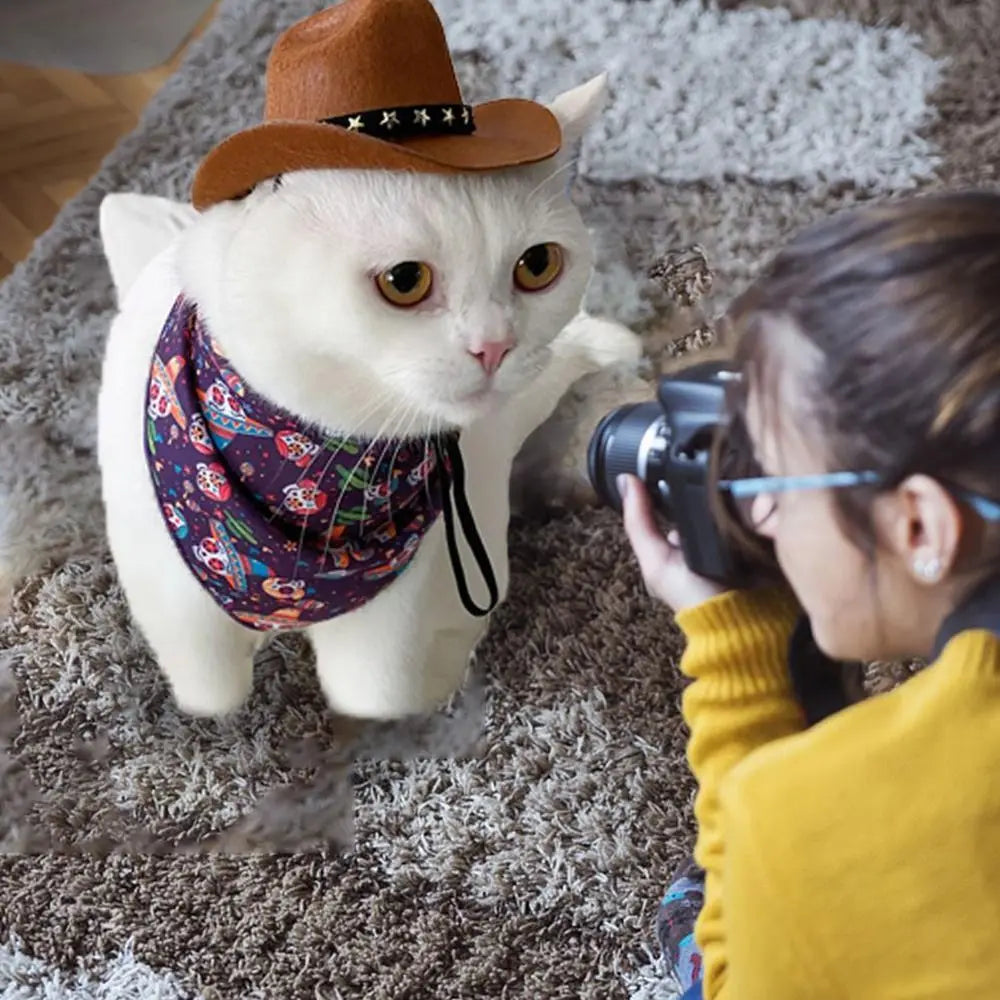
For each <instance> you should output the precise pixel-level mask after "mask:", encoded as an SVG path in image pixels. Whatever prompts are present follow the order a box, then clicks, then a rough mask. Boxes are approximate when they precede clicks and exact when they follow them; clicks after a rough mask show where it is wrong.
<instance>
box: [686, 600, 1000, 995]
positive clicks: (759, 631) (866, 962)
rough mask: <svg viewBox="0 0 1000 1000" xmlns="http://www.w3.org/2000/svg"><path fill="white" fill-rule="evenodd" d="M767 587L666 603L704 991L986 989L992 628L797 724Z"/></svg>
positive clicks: (992, 813)
mask: <svg viewBox="0 0 1000 1000" xmlns="http://www.w3.org/2000/svg"><path fill="white" fill-rule="evenodd" d="M795 614H796V609H795V608H794V607H793V606H792V604H791V602H790V600H789V599H788V598H787V597H785V596H783V595H781V594H778V593H776V592H774V591H769V592H760V593H755V594H750V593H729V594H724V595H722V596H720V597H717V598H714V599H712V600H710V601H708V602H706V603H705V604H702V605H700V606H698V607H695V608H691V609H689V610H687V611H685V612H682V613H680V614H678V616H677V622H678V624H679V626H680V627H681V629H682V630H683V631H684V633H685V635H686V637H687V640H688V646H687V650H686V652H685V655H684V658H683V660H682V663H681V669H682V671H683V672H684V673H685V674H686V675H687V676H689V677H691V678H692V679H693V683H692V684H690V685H689V686H688V688H687V690H686V691H685V694H684V701H683V706H684V716H685V719H686V720H687V723H688V725H689V727H690V729H691V741H690V745H689V759H690V762H691V766H692V769H693V770H694V773H695V776H696V777H697V779H698V783H699V792H698V797H697V800H696V803H695V813H696V816H697V820H698V842H697V847H696V851H695V857H696V860H697V861H698V863H699V864H700V865H702V867H704V868H705V869H706V872H707V877H706V890H705V892H706V895H705V907H704V910H703V911H702V914H701V917H700V918H699V921H698V924H697V927H696V929H695V938H696V941H697V943H698V945H699V947H700V948H701V950H702V953H703V955H704V976H705V982H704V995H705V997H706V998H712V1000H784V998H792V997H794V998H796V1000H827V998H834V997H836V998H838V1000H839V998H843V1000H848V998H849V1000H867V998H871V1000H931V998H934V1000H986V998H990V1000H997V998H1000V641H998V640H997V638H996V637H995V636H994V635H993V634H992V633H989V632H986V631H976V630H969V631H965V632H961V633H960V634H958V635H957V636H955V637H954V638H953V639H952V640H951V641H950V642H949V643H948V644H947V645H946V646H945V648H944V650H943V652H942V654H941V656H940V658H939V659H938V660H937V661H936V662H935V663H934V664H932V665H931V666H930V667H928V668H927V669H926V670H924V671H922V672H921V673H919V674H917V675H916V676H914V677H913V678H912V679H910V680H908V681H907V682H906V683H905V684H903V685H901V686H900V687H898V688H896V689H895V690H893V691H891V692H889V693H887V694H883V695H880V696H877V697H875V698H872V699H870V700H869V701H865V702H862V703H861V704H858V705H854V706H852V707H851V708H849V709H847V710H845V711H843V712H840V713H838V714H837V715H834V716H831V717H830V718H828V719H826V720H824V721H823V722H821V723H820V724H818V725H816V726H814V727H812V728H811V729H807V728H806V727H805V724H804V722H803V720H802V717H801V714H800V711H799V708H798V705H797V703H796V701H795V699H794V697H793V694H792V691H791V685H790V682H789V679H788V670H787V666H786V664H787V651H786V650H787V643H788V639H789V636H790V634H791V630H792V627H793V623H794V618H795Z"/></svg>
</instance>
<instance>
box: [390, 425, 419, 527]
mask: <svg viewBox="0 0 1000 1000" xmlns="http://www.w3.org/2000/svg"><path fill="white" fill-rule="evenodd" d="M418 416H419V414H418V412H417V408H416V407H415V406H414V407H413V410H412V416H411V417H410V421H409V423H408V424H407V425H406V430H405V431H404V433H403V434H402V435H400V436H398V438H397V441H396V450H395V451H394V452H393V454H392V458H391V459H390V461H389V493H388V496H387V497H386V503H387V514H388V519H389V520H390V521H391V520H392V472H393V469H394V468H395V465H396V459H397V458H398V457H399V449H400V448H402V447H403V445H404V444H405V443H406V441H407V438H408V437H409V435H410V429H411V428H412V427H413V424H414V422H415V421H416V419H417V417H418Z"/></svg>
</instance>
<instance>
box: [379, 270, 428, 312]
mask: <svg viewBox="0 0 1000 1000" xmlns="http://www.w3.org/2000/svg"><path fill="white" fill-rule="evenodd" d="M433 284H434V272H433V271H432V270H431V268H430V265H429V264H425V263H424V262H423V261H421V260H405V261H403V262H402V263H400V264H394V265H393V266H392V267H390V268H387V269H386V270H384V271H382V272H380V273H379V274H377V275H376V276H375V287H376V288H378V290H379V292H380V294H381V295H382V298H384V299H385V300H386V302H390V303H391V304H392V305H394V306H400V307H401V308H409V307H410V306H416V305H419V304H420V303H421V302H423V301H424V299H426V298H427V296H428V295H430V293H431V286H432V285H433Z"/></svg>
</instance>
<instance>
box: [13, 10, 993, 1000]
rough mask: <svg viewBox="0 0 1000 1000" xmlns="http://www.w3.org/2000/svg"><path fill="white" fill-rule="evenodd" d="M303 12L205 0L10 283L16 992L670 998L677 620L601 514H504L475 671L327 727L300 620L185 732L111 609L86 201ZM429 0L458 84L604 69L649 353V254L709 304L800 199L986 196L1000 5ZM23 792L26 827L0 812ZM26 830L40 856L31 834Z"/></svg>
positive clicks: (190, 155) (682, 791) (182, 169)
mask: <svg viewBox="0 0 1000 1000" xmlns="http://www.w3.org/2000/svg"><path fill="white" fill-rule="evenodd" d="M312 9H314V7H313V5H312V3H311V2H310V0H268V2H258V0H223V2H222V4H221V6H220V10H219V13H218V16H217V18H216V20H215V21H214V22H213V24H212V25H211V26H210V27H209V29H208V30H207V31H206V33H205V35H204V36H203V37H202V38H201V39H199V41H198V42H197V43H196V44H195V45H194V46H193V48H192V50H191V52H190V54H189V56H188V57H187V58H186V60H185V62H184V64H183V65H182V67H181V68H180V70H179V72H178V73H177V75H176V76H175V77H174V78H173V79H172V80H171V81H170V82H169V83H168V84H167V85H166V87H165V88H164V90H163V91H162V92H161V93H160V94H159V95H158V96H157V98H156V99H155V100H154V101H153V103H152V104H151V105H150V107H149V109H148V110H147V112H146V113H145V114H144V116H143V118H142V120H141V122H140V124H139V126H138V128H137V130H136V132H135V133H134V134H133V135H131V136H129V137H128V138H126V139H125V140H124V141H123V142H122V143H121V144H120V145H119V146H118V148H117V149H116V150H115V151H114V152H113V153H112V154H111V156H110V157H109V158H108V160H107V161H106V162H105V164H104V165H103V167H102V169H101V170H100V172H99V174H98V175H97V176H96V178H95V179H94V180H93V182H92V183H91V184H90V185H89V186H88V187H87V188H86V189H85V190H84V191H83V192H82V193H81V194H80V196H79V197H78V198H76V199H75V200H74V201H73V202H72V203H70V204H69V205H68V206H67V207H66V208H65V210H64V211H63V212H62V213H61V214H60V216H59V217H58V219H57V220H56V222H55V224H54V225H53V227H52V229H51V230H50V231H49V232H48V233H46V234H45V236H43V237H42V238H41V240H39V242H38V244H37V246H36V248H35V250H34V252H33V253H32V255H31V257H30V258H29V259H28V260H27V261H26V262H25V263H24V264H23V265H21V266H20V267H19V268H18V269H17V270H16V271H15V273H14V274H13V275H12V276H11V277H10V278H9V279H8V280H7V281H6V282H5V283H4V284H3V285H0V562H6V563H7V564H9V565H16V566H18V567H19V568H21V569H24V570H25V571H27V572H28V573H29V574H30V575H29V578H28V581H27V583H26V584H24V585H23V586H21V587H20V588H19V589H18V591H17V593H16V594H15V596H14V600H13V605H12V610H11V615H10V617H9V618H8V620H7V621H6V622H5V623H4V624H3V625H2V626H0V650H3V652H4V654H5V657H4V660H3V664H2V665H5V666H6V668H7V670H8V672H9V675H8V676H3V677H0V681H2V682H3V684H6V685H7V687H6V689H5V690H6V691H7V692H8V694H9V695H10V697H9V698H8V701H9V700H10V698H13V694H12V693H11V692H12V691H13V688H12V687H11V685H13V684H14V683H15V682H16V692H17V701H18V704H19V708H20V712H21V723H20V728H19V729H18V731H17V732H16V733H14V734H13V742H12V744H11V746H10V752H9V758H8V759H6V760H4V761H2V762H0V764H2V766H0V777H2V780H3V783H4V794H5V795H6V796H7V800H6V801H5V803H4V811H3V818H4V819H5V820H6V826H7V827H8V829H5V830H3V831H2V834H3V836H4V837H5V838H6V839H5V841H4V844H5V845H6V846H7V848H8V851H9V852H10V853H8V854H7V855H6V856H4V857H3V858H0V996H2V997H4V998H10V1000H15V998H16V1000H41V998H48V1000H69V998H73V1000H83V998H87V1000H91V998H102V1000H130V998H133V997H140V996H141V997H144V998H163V1000H167V998H169V1000H182V998H183V1000H193V998H196V997H200V998H203V1000H212V998H223V997H225V998H230V997H232V998H261V1000H263V998H268V1000H270V998H275V997H299V996H301V997H315V998H317V1000H353V998H365V1000H389V998H392V1000H422V998H428V997H439V998H442V1000H452V998H455V1000H457V998H491V997H493V998H500V997H504V998H531V1000H557V998H558V1000H562V998H567V1000H568V998H571V997H572V998H583V1000H590V998H593V1000H597V998H601V1000H604V998H607V997H622V998H631V1000H666V998H668V997H671V996H673V995H674V993H673V991H672V988H671V987H670V985H669V984H663V983H661V982H659V981H658V979H659V970H658V969H657V967H656V964H655V962H654V961H653V959H652V957H651V955H650V954H649V951H648V947H649V942H650V940H651V934H650V922H651V920H652V916H653V913H654V909H655V904H656V901H657V898H658V895H659V893H660V891H661V890H662V887H663V882H664V879H665V878H666V876H667V874H668V872H669V871H670V869H671V868H672V867H673V866H674V865H675V864H676V863H677V862H678V861H679V860H680V859H681V858H682V856H683V855H684V854H685V852H686V851H688V850H689V849H690V846H691V840H692V835H693V828H692V818H691V810H690V806H691V801H692V797H693V793H694V787H693V783H692V781H691V778H690V775H689V773H688V769H687V766H686V763H685V760H684V745H685V736H686V733H685V730H684V727H683V723H682V721H681V719H680V717H679V714H678V696H679V694H680V690H681V686H680V683H679V681H678V678H677V675H676V671H675V669H674V664H675V663H676V659H677V655H678V651H679V642H678V638H677V634H676V632H675V630H674V627H673V625H672V622H671V619H670V616H669V615H668V614H667V613H666V612H664V611H662V610H660V609H657V608H656V607H654V606H653V605H652V604H651V602H650V601H649V600H648V599H647V598H646V596H645V594H644V592H643V590H642V587H641V584H640V581H639V579H638V576H637V573H636V571H635V568H634V566H633V564H632V561H631V559H630V557H629V554H628V551H627V547H626V544H625V540H624V536H623V534H622V531H621V529H620V527H619V526H618V524H617V523H616V521H615V519H614V517H612V516H611V515H610V514H609V513H608V512H606V511H595V510H591V511H585V512H582V513H572V514H564V515H558V516H557V515H553V516H550V517H547V518H542V517H535V518H530V519H522V520H520V521H518V522H517V523H516V524H515V525H514V526H513V529H512V545H513V550H512V561H513V565H512V571H513V583H512V588H511V597H510V600H509V602H508V603H507V604H506V606H505V607H503V609H502V610H501V611H500V612H499V614H498V615H497V617H496V619H495V621H494V623H493V625H492V627H491V630H490V634H489V636H488V639H487V641H486V643H485V645H484V647H483V649H482V655H481V657H480V670H479V675H478V677H477V678H476V683H475V684H473V686H472V687H471V688H470V690H469V691H468V692H467V693H466V694H465V695H464V696H463V697H462V698H461V699H459V701H458V702H457V703H456V705H454V706H452V707H451V709H450V710H449V711H448V712H446V713H442V714H441V715H440V716H436V717H434V718H432V719H429V720H422V721H420V722H419V723H416V722H415V723H413V724H408V725H400V726H385V727H364V728H363V729H362V730H360V731H352V732H350V733H348V732H346V731H345V730H344V727H343V726H341V725H340V724H339V723H337V722H336V721H334V720H331V719H329V718H328V716H327V714H326V713H325V712H324V710H323V705H322V701H321V699H320V697H319V693H318V690H317V687H316V684H315V682H314V680H313V678H312V675H311V673H310V669H309V664H308V661H307V658H305V657H304V656H303V655H302V650H301V647H300V645H299V644H297V643H296V642H295V641H294V640H283V641H282V642H281V643H280V644H279V645H278V646H277V647H276V648H275V649H274V650H273V651H272V652H271V653H270V654H269V655H268V656H266V657H264V658H262V660H261V662H260V663H259V665H258V671H257V682H258V683H257V688H256V691H255V694H254V696H253V699H252V701H251V703H250V704H249V705H248V706H247V708H246V710H245V711H244V712H242V713H240V714H239V716H237V717H236V718H234V719H232V720H230V721H227V722H225V723H208V722H193V721H191V720H188V719H184V718H182V717H180V716H179V715H178V714H177V713H176V712H175V710H174V709H173V707H172V705H171V703H170V699H169V697H168V694H167V691H166V688H165V686H164V684H163V682H162V681H161V680H160V679H159V677H158V675H157V674H156V671H155V669H154V668H153V665H152V663H151V662H150V659H149V657H148V655H147V653H146V651H145V649H144V647H143V645H142V643H141V641H140V640H139V639H138V637H137V635H136V634H135V632H134V631H133V630H132V629H131V627H130V624H129V620H128V615H127V612H126V608H125V605H124V603H123V601H122V596H121V593H120V591H119V589H118V587H117V584H116V581H115V576H114V572H113V570H112V568H111V566H110V563H109V561H108V558H107V554H106V549H105V547H104V544H103V541H102V534H103V526H102V523H101V511H100V506H99V503H98V500H97V498H98V495H99V494H98V490H99V485H98V477H97V472H96V466H95V463H94V457H93V446H94V423H93V412H94V404H95V396H96V389H97V379H98V372H99V366H100V358H101V347H102V341H103V337H104V334H105V331H106V328H107V322H108V318H109V314H110V310H111V307H112V297H111V291H110V284H109V278H108V274H107V270H106V267H105V265H104V262H103V259H102V257H101V253H100V247H99V243H98V239H97V235H96V217H97V208H98V205H99V202H100V198H101V196H102V194H103V193H105V192H107V191H112V190H141V191H147V192H151V193H159V194H165V195H170V196H174V197H183V196H185V195H186V193H187V185H188V183H189V180H190V177H191V173H192V169H193V166H194V164H195V162H196V161H197V159H198V158H199V156H200V155H201V154H203V153H204V152H206V151H207V150H208V148H209V147H210V146H211V145H212V144H213V143H214V142H215V141H216V140H217V139H219V138H220V137H222V136H223V135H225V134H228V133H229V132H231V131H233V130H235V129H237V128H239V127H242V126H245V125H247V124H249V123H250V122H252V121H253V120H255V119H256V118H257V116H258V115H259V113H260V107H261V100H262V80H261V68H262V65H263V62H264V59H265V57H266V54H267V51H268V48H269V46H270V44H271V42H272V41H273V39H274V37H275V35H276V33H277V32H278V31H279V30H281V29H282V28H283V27H284V26H286V25H287V24H288V23H290V22H291V21H293V20H295V19H297V18H299V17H301V16H303V15H304V14H306V13H308V12H309V11H311V10H312ZM439 9H440V10H441V12H442V15H443V17H444V18H445V21H446V26H447V29H448V32H449V39H450V41H451V43H452V45H453V47H454V50H455V53H456V62H457V67H458V71H459V75H460V77H461V79H462V82H463V85H464V86H465V90H466V94H467V96H468V98H469V99H472V100H477V99H482V98H485V97H491V96H496V95H498V94H501V93H513V94H518V95H524V96H539V97H542V98H548V97H551V96H552V95H553V94H554V93H555V91H556V90H557V89H559V88H560V87H562V86H565V85H567V84H570V83H573V82H577V81H578V80H579V79H581V78H585V77H586V76H588V75H589V74H590V73H591V72H595V71H599V70H600V69H603V68H605V67H607V68H609V69H610V70H611V71H612V85H613V100H612V102H611V105H610V107H609V108H608V110H607V113H606V116H605V118H604V120H603V121H602V123H601V125H600V126H599V127H598V128H597V130H596V131H595V133H594V134H593V135H592V136H591V137H590V138H588V140H587V141H586V143H585V145H584V149H583V151H582V156H581V161H580V166H579V172H578V175H577V178H576V181H575V187H574V191H575V197H576V198H577V199H578V201H579V203H580V205H581V207H582V208H583V210H584V212H585V213H586V217H587V219H588V222H589V224H590V225H591V226H592V227H593V229H594V231H595V234H596V235H597V237H598V240H599V246H600V254H601V256H600V266H599V273H598V275H597V276H596V278H595V281H594V283H593V285H592V288H591V290H590V293H589V305H590V306H591V307H592V308H593V309H594V310H595V311H599V312H602V313H606V314H610V315H614V316H617V317H619V318H621V319H623V320H625V321H627V322H631V323H634V324H635V325H636V326H637V327H638V328H641V329H643V330H644V331H647V332H648V334H649V337H650V340H651V342H653V341H654V340H655V338H656V337H657V336H659V335H661V334H660V331H661V330H662V327H663V326H664V324H666V323H668V322H669V321H670V317H669V316H668V313H667V304H666V302H665V301H664V296H663V294H662V293H661V292H659V291H658V290H657V289H655V288H654V287H652V286H651V285H650V284H649V283H648V282H646V281H645V280H644V279H643V277H642V275H643V272H644V271H645V268H646V266H647V265H648V263H649V262H650V260H651V259H652V258H653V257H654V256H656V255H657V254H658V253H659V252H660V251H661V250H663V249H665V248H668V247H675V246H678V245H684V244H688V243H692V242H699V243H701V244H702V245H703V246H704V247H705V248H706V250H707V252H708V254H709V257H710V259H711V261H712V264H713V265H714V267H715V269H716V271H717V287H718V289H719V291H720V295H721V299H722V300H723V301H724V300H725V299H726V298H728V297H729V296H730V295H732V294H733V293H735V292H736V291H737V290H738V289H739V288H740V287H741V286H742V285H743V284H745V282H746V281H747V280H748V279H749V278H750V277H751V276H752V275H753V273H754V271H755V269H756V268H757V267H759V265H760V263H761V262H762V260H763V259H764V258H765V257H766V256H767V255H768V254H769V253H770V252H771V251H772V250H773V249H774V248H775V246H776V244H777V242H778V241H779V240H780V239H781V238H782V237H783V236H785V235H786V234H787V233H788V232H789V231H790V230H791V229H793V228H795V227H797V226H799V225H801V224H802V223H804V222H806V221H808V220H810V219H812V218H815V217H817V216H818V215H821V214H824V213H826V212H829V211H831V210H834V209H836V208H839V207H842V206H846V205H850V204H852V203H856V202H858V201H860V200H864V199H867V198H871V197H874V196H884V195H889V194H893V193H899V192H904V191H910V190H915V189H928V188H933V187H940V186H941V185H943V184H948V185H950V184H957V183H963V184H964V183H976V184H991V185H992V184H995V183H996V181H997V170H998V164H1000V65H998V64H997V62H996V60H995V57H994V55H993V53H992V51H991V46H990V39H996V38H997V37H1000V13H998V7H997V5H996V4H995V2H994V0H973V2H969V0H961V2H960V0H816V2H814V0H785V2H784V3H760V4H750V3H743V4H739V3H733V2H732V0H728V2H726V3H720V4H718V5H715V4H708V3H702V2H697V0H672V2H670V0H662V2H659V3H648V2H641V0H631V2H627V0H545V2H544V3H538V2H537V0H530V2H529V0H511V2H510V3H507V4H503V5H500V4H497V5H486V6H484V5H483V4H482V3H480V2H476V0H440V2H439ZM487 9H488V10H489V11H490V13H489V15H488V20H483V18H484V17H487V15H485V14H484V13H483V11H485V10H487ZM821 18H824V19H821ZM0 582H2V581H0ZM891 679H892V678H891V677H890V676H889V675H885V676H884V677H883V678H882V682H883V684H885V683H890V682H891ZM2 695H3V691H0V696H2ZM0 715H2V713H0ZM6 721H7V720H6V719H2V718H0V722H3V723H6ZM3 735H4V733H3V732H0V737H2V736H3ZM353 757H360V760H359V762H358V763H357V764H356V765H355V766H354V767H353V768H352V767H351V766H350V760H351V758H353ZM31 785H34V786H37V787H38V788H40V789H41V790H42V791H43V792H44V798H43V799H42V800H39V801H37V802H35V803H34V805H33V806H32V808H33V812H32V813H31V816H30V818H31V820H32V821H33V825H32V826H31V827H29V826H26V825H25V824H24V823H19V822H18V820H17V816H18V811H19V810H18V809H17V808H15V807H14V806H13V805H12V804H11V803H13V802H14V799H13V797H14V796H21V797H22V801H23V800H25V797H26V796H28V795H29V794H30V792H31V787H30V786H31ZM351 795H353V800H354V806H355V810H354V816H353V827H352V818H351V815H350V810H349V809H348V808H347V805H348V804H349V803H350V799H351ZM40 838H41V839H40ZM46 838H47V841H48V844H49V846H53V845H55V846H58V847H59V848H60V849H59V850H54V849H53V850H47V851H46V850H41V851H39V850H36V851H35V852H34V853H31V852H30V851H25V850H19V849H25V848H35V849H38V848H42V847H44V846H45V845H46ZM323 840H327V841H329V840H336V841H338V842H339V843H341V844H344V845H347V849H345V850H338V849H337V847H336V844H333V845H329V844H328V845H327V846H325V847H315V845H316V844H317V843H318V842H320V841H323ZM115 844H127V845H130V846H131V847H132V848H133V850H132V851H130V852H127V853H110V854H109V853H108V850H107V848H108V846H109V845H115ZM199 844H201V845H202V846H204V845H205V844H209V845H211V846H214V847H215V848H217V849H218V850H217V851H214V852H211V853H206V852H204V851H202V850H198V849H197V846H198V845H199ZM250 847H257V848H271V849H273V850H272V853H262V854H256V855H248V854H247V853H245V852H246V850H247V849H248V848H250ZM310 847H314V848H315V849H309V848H310ZM241 852H242V853H241ZM276 852H277V853H276Z"/></svg>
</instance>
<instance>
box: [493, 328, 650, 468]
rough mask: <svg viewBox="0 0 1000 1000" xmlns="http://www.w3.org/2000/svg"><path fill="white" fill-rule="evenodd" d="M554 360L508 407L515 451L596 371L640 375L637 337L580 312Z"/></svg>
mask: <svg viewBox="0 0 1000 1000" xmlns="http://www.w3.org/2000/svg"><path fill="white" fill-rule="evenodd" d="M550 349H551V352H552V357H551V360H550V361H549V363H548V365H546V367H545V368H544V369H543V370H542V372H541V374H540V375H538V377H537V378H535V379H534V381H533V382H532V383H531V384H530V385H529V386H528V387H527V388H526V389H525V390H524V391H523V392H521V393H519V394H518V395H517V396H515V397H514V399H513V400H512V401H511V403H510V405H509V406H508V407H507V415H508V420H509V427H510V434H511V444H512V446H513V448H514V450H515V451H516V450H517V449H518V448H520V446H521V445H522V444H523V443H524V441H525V440H527V438H528V437H529V435H530V434H531V433H532V431H534V430H535V429H536V428H537V427H539V426H540V425H541V424H543V423H544V422H545V421H546V420H547V419H548V418H549V417H550V416H551V415H552V413H553V412H554V410H555V408H556V406H557V405H558V404H559V400H560V399H562V397H563V396H564V395H565V394H566V392H568V391H569V389H570V387H571V386H572V385H573V384H574V383H575V382H577V381H578V380H579V379H581V378H583V377H584V376H585V375H591V374H594V373H595V372H601V371H607V372H609V373H611V372H614V373H622V374H629V373H634V372H636V371H637V370H638V367H639V361H640V359H641V358H642V342H641V340H640V339H639V336H638V334H636V333H634V332H633V331H632V330H630V329H628V327H626V326H623V325H622V324H621V323H616V322H614V321H613V320H608V319H601V318H600V317H598V316H591V315H590V314H589V313H586V312H580V313H578V314H577V315H576V317H574V319H573V320H572V321H571V322H570V323H569V324H568V325H567V326H565V327H564V328H563V329H562V330H561V331H560V333H559V335H558V336H557V337H556V338H555V340H553V341H552V344H551V347H550Z"/></svg>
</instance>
